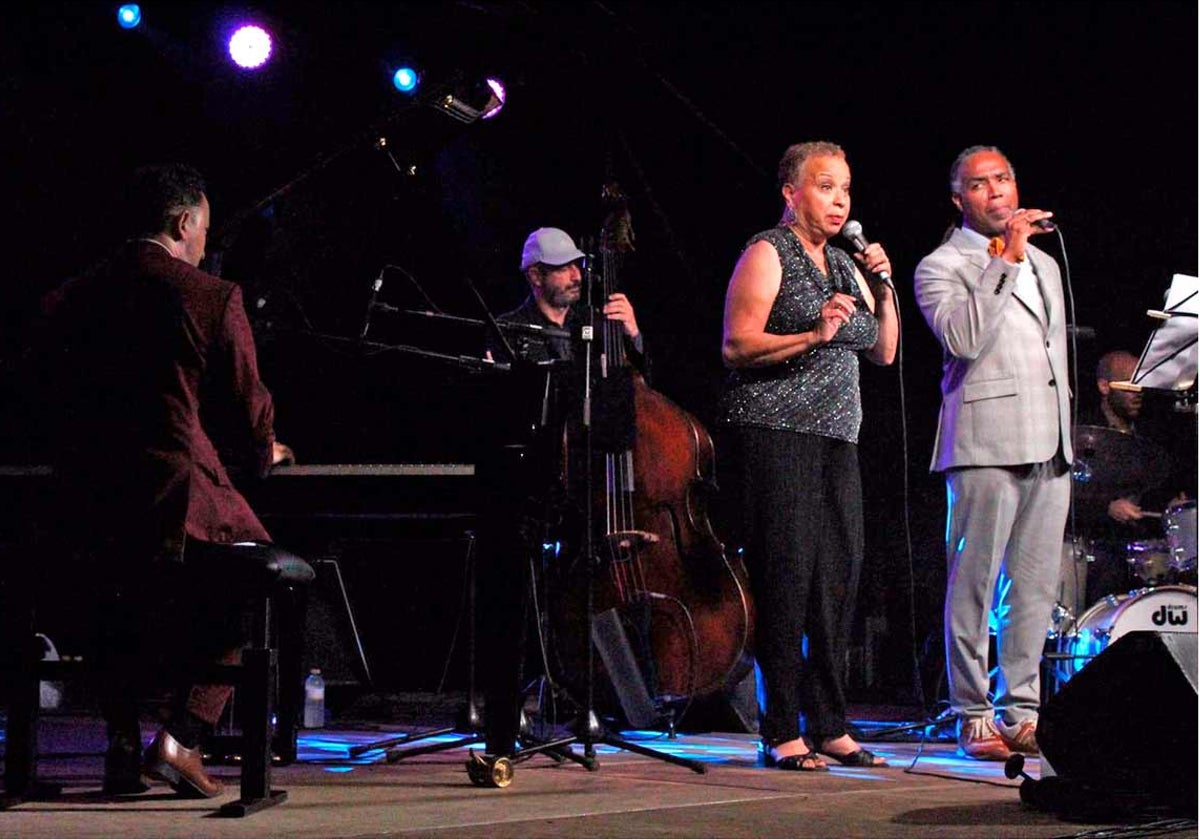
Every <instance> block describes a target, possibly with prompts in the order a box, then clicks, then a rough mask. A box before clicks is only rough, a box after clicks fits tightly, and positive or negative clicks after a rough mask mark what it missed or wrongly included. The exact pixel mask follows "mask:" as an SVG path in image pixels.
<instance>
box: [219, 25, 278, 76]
mask: <svg viewBox="0 0 1200 840" xmlns="http://www.w3.org/2000/svg"><path fill="white" fill-rule="evenodd" d="M229 57H230V58H232V59H233V62H234V64H236V65H237V66H238V67H241V68H243V69H246V70H253V69H256V68H258V67H262V66H263V65H264V64H266V62H267V59H268V58H270V57H271V36H270V35H269V34H267V31H266V30H265V29H263V28H262V27H261V26H254V25H253V24H250V25H246V26H239V27H238V29H237V31H236V32H234V33H233V36H232V37H231V38H230V39H229Z"/></svg>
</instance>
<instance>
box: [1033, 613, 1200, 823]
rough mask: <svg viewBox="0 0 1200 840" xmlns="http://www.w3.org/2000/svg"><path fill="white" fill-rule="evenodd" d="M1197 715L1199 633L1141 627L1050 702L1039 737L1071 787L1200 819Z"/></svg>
mask: <svg viewBox="0 0 1200 840" xmlns="http://www.w3.org/2000/svg"><path fill="white" fill-rule="evenodd" d="M1196 718H1197V707H1196V636H1195V634H1192V633H1159V632H1156V631H1147V630H1139V631H1134V632H1130V633H1127V634H1125V635H1124V636H1122V637H1121V638H1120V639H1118V640H1117V641H1115V642H1114V643H1112V644H1111V645H1109V646H1108V647H1107V648H1105V649H1104V650H1103V651H1102V652H1101V653H1100V655H1099V656H1097V657H1096V658H1095V659H1093V660H1092V661H1091V662H1090V663H1088V665H1087V666H1085V667H1084V668H1083V669H1081V670H1080V671H1079V673H1077V674H1076V675H1075V676H1074V677H1072V678H1071V681H1070V682H1068V683H1067V684H1066V685H1064V686H1063V688H1062V689H1061V690H1060V691H1059V692H1058V693H1057V694H1056V695H1054V696H1053V697H1052V698H1050V700H1049V701H1048V702H1047V703H1046V704H1045V705H1044V706H1043V707H1042V711H1041V715H1040V717H1039V720H1038V728H1037V740H1038V745H1039V747H1040V748H1041V752H1042V757H1043V759H1045V760H1046V761H1048V762H1049V763H1050V765H1051V766H1052V767H1053V770H1054V773H1056V774H1057V775H1058V776H1059V777H1060V778H1061V779H1063V780H1066V781H1069V782H1070V783H1071V784H1074V785H1079V786H1081V787H1083V788H1085V789H1087V790H1089V791H1091V792H1092V793H1108V794H1111V795H1112V796H1113V797H1131V798H1133V799H1135V800H1138V801H1140V802H1141V803H1142V804H1144V805H1158V806H1165V807H1170V808H1180V809H1183V810H1185V811H1188V812H1190V813H1193V814H1194V813H1195V809H1196V781H1197V779H1196V776H1197V774H1196V765H1197V740H1196V738H1197V727H1196Z"/></svg>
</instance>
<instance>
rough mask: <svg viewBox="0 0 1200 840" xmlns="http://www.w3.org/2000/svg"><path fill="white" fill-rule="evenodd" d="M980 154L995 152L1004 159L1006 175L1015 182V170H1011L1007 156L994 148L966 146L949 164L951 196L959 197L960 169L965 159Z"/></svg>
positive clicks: (960, 185)
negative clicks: (1006, 167)
mask: <svg viewBox="0 0 1200 840" xmlns="http://www.w3.org/2000/svg"><path fill="white" fill-rule="evenodd" d="M980 152H995V153H996V154H998V155H1000V157H1002V158H1004V162H1005V163H1007V164H1008V174H1009V175H1011V176H1012V177H1013V179H1014V180H1016V177H1017V170H1016V169H1014V168H1013V165H1012V161H1011V160H1009V159H1008V155H1006V154H1004V152H1002V151H1000V150H999V149H998V148H996V147H995V146H967V148H965V149H963V150H962V151H961V152H959V153H958V157H956V158H955V159H954V163H952V164H950V194H951V195H960V194H961V193H962V168H963V166H964V165H966V162H967V158H969V157H970V156H971V155H976V154H979V153H980Z"/></svg>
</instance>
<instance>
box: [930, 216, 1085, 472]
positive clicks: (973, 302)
mask: <svg viewBox="0 0 1200 840" xmlns="http://www.w3.org/2000/svg"><path fill="white" fill-rule="evenodd" d="M1026 255H1027V258H1028V260H1029V262H1030V264H1031V265H1032V267H1033V270H1034V273H1035V274H1036V275H1037V279H1038V285H1039V286H1040V288H1041V293H1042V298H1043V300H1044V302H1045V305H1044V306H1043V305H1042V304H1041V302H1039V301H1037V300H1036V298H1034V299H1033V300H1025V299H1022V296H1021V295H1020V294H1019V293H1015V292H1016V285H1017V284H1016V279H1017V271H1018V268H1019V267H1018V266H1016V265H1012V264H1010V263H1006V262H1005V261H1004V260H1003V259H1001V258H1000V257H989V256H988V253H987V248H986V246H984V245H983V244H980V243H978V242H977V241H976V240H975V239H973V238H972V237H971V236H969V235H968V234H966V233H964V232H963V231H962V230H961V229H956V230H955V231H954V233H953V234H952V235H951V237H950V238H949V239H948V240H947V241H946V242H945V243H943V244H942V245H941V246H940V247H939V248H938V249H937V250H935V251H934V252H933V253H932V254H930V255H929V256H927V257H925V259H923V260H921V262H920V264H919V265H918V266H917V271H916V278H915V285H916V297H917V304H918V305H919V306H920V307H921V312H922V314H924V316H925V320H926V322H928V324H929V326H930V328H931V329H932V330H933V332H934V335H936V336H937V338H938V341H940V342H941V345H942V350H943V362H942V408H941V414H940V415H939V417H938V431H937V441H936V442H935V444H934V451H933V463H932V464H931V465H930V469H932V470H946V469H950V468H952V467H968V466H976V467H983V466H1012V465H1017V464H1035V463H1041V462H1043V461H1047V460H1049V459H1050V458H1053V457H1054V455H1055V453H1056V452H1057V451H1058V449H1059V446H1061V447H1062V451H1063V455H1064V457H1065V458H1066V460H1067V462H1068V463H1070V462H1071V461H1072V460H1073V458H1074V455H1073V453H1072V451H1071V410H1070V394H1069V380H1068V372H1067V340H1066V332H1067V331H1066V307H1065V304H1064V301H1063V291H1062V281H1061V278H1060V276H1059V273H1058V265H1057V264H1056V263H1055V262H1054V259H1053V258H1052V257H1051V256H1050V255H1049V254H1047V253H1046V252H1044V251H1041V250H1039V249H1037V248H1035V247H1033V246H1032V245H1030V246H1028V247H1027V248H1026Z"/></svg>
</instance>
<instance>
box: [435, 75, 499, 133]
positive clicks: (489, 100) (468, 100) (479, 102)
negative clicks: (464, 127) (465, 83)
mask: <svg viewBox="0 0 1200 840" xmlns="http://www.w3.org/2000/svg"><path fill="white" fill-rule="evenodd" d="M505 98H506V93H505V91H504V85H502V84H501V83H500V82H499V81H497V80H496V79H487V80H486V81H485V82H481V83H479V84H477V85H474V86H473V87H471V88H469V89H456V90H455V91H454V92H452V93H442V94H439V95H438V96H437V98H436V99H435V100H434V102H433V104H434V106H435V107H437V108H438V110H440V111H442V112H443V113H445V114H446V115H447V116H449V117H452V118H453V119H456V120H458V121H459V122H464V123H473V122H475V120H478V119H490V118H491V117H494V116H495V115H496V114H497V113H498V112H499V111H500V109H501V108H503V107H504V100H505Z"/></svg>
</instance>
